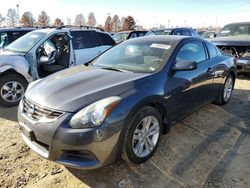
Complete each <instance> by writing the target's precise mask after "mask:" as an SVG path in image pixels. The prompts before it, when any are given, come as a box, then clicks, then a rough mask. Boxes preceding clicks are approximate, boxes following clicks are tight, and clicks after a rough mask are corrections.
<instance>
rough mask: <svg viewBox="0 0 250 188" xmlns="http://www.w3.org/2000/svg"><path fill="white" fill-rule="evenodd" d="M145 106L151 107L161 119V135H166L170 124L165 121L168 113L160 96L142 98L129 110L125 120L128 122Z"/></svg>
mask: <svg viewBox="0 0 250 188" xmlns="http://www.w3.org/2000/svg"><path fill="white" fill-rule="evenodd" d="M145 106H150V107H153V108H155V109H156V110H157V111H158V112H159V113H160V115H161V117H162V122H163V132H162V133H163V134H166V133H168V131H169V129H170V123H169V122H168V121H167V120H168V118H167V117H168V111H167V107H166V106H165V105H164V99H163V98H162V97H161V96H151V97H147V98H144V99H143V100H141V101H140V102H138V103H137V104H136V105H135V106H134V107H133V108H132V109H131V110H130V112H129V113H128V116H127V118H126V119H127V120H130V119H131V118H132V117H133V115H134V114H135V113H137V112H138V111H139V110H140V109H141V108H143V107H145Z"/></svg>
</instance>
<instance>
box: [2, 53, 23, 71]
mask: <svg viewBox="0 0 250 188" xmlns="http://www.w3.org/2000/svg"><path fill="white" fill-rule="evenodd" d="M23 58H24V54H20V53H14V52H9V51H4V50H3V49H2V50H0V67H1V66H3V65H10V64H12V63H13V62H19V61H20V59H22V60H23Z"/></svg>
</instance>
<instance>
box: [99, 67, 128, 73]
mask: <svg viewBox="0 0 250 188" xmlns="http://www.w3.org/2000/svg"><path fill="white" fill-rule="evenodd" d="M100 68H101V69H105V70H112V71H118V72H128V71H126V70H124V69H120V68H116V67H108V66H107V67H100Z"/></svg>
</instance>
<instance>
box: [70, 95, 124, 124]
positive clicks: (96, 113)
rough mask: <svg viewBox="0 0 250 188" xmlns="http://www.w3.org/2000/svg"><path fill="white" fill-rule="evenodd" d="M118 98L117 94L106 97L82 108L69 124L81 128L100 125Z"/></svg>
mask: <svg viewBox="0 0 250 188" xmlns="http://www.w3.org/2000/svg"><path fill="white" fill-rule="evenodd" d="M120 100H121V98H120V97H117V96H114V97H108V98H105V99H102V100H99V101H97V102H95V103H93V104H91V105H89V106H87V107H85V108H83V109H82V110H81V111H79V112H78V113H77V114H75V115H74V116H73V117H72V118H71V120H70V122H69V126H70V127H72V128H75V129H82V128H88V127H95V126H98V125H101V124H102V123H103V121H104V119H105V118H106V117H107V116H108V114H109V113H110V112H111V110H112V109H113V108H114V107H115V106H116V104H117V103H118V102H119V101H120Z"/></svg>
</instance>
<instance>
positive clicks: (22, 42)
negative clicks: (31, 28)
mask: <svg viewBox="0 0 250 188" xmlns="http://www.w3.org/2000/svg"><path fill="white" fill-rule="evenodd" d="M45 35H46V33H43V32H37V31H35V32H30V33H27V34H26V35H24V36H22V37H20V38H19V39H17V40H15V41H14V42H12V43H11V44H9V45H8V46H6V47H5V48H4V49H5V50H8V51H12V52H17V53H27V52H28V51H30V49H31V48H32V47H33V46H34V45H35V44H37V43H38V42H39V41H40V40H41V39H42V38H43V37H44V36H45Z"/></svg>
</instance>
